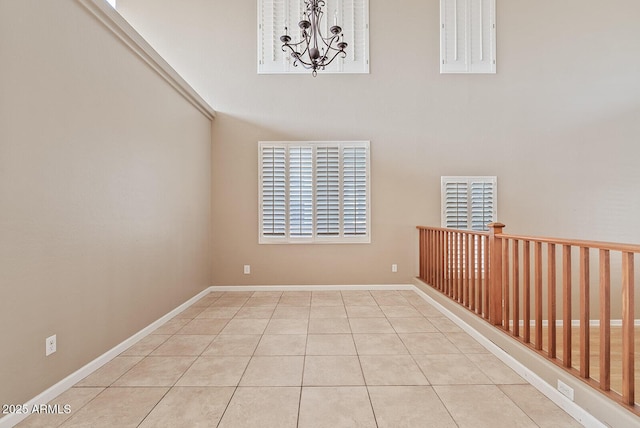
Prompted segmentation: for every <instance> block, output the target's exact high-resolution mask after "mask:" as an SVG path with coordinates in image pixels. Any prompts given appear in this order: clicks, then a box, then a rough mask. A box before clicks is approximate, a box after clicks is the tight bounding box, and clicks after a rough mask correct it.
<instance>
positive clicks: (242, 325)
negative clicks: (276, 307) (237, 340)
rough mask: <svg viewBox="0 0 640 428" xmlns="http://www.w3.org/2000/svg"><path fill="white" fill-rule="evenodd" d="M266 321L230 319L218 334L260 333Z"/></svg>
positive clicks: (267, 321)
mask: <svg viewBox="0 0 640 428" xmlns="http://www.w3.org/2000/svg"><path fill="white" fill-rule="evenodd" d="M268 323H269V320H267V319H250V318H247V319H232V320H231V321H229V322H228V323H227V325H226V326H225V328H223V329H222V331H221V332H220V334H262V333H263V332H264V329H265V328H266V327H267V324H268Z"/></svg>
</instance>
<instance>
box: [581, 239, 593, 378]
mask: <svg viewBox="0 0 640 428" xmlns="http://www.w3.org/2000/svg"><path fill="white" fill-rule="evenodd" d="M589 312H590V311H589V249H588V248H586V247H580V376H581V377H583V378H584V379H588V378H589V375H590V374H589V364H590V358H589V352H590V346H589V340H590V333H589V328H590V325H589V323H590V322H591V317H590V314H589Z"/></svg>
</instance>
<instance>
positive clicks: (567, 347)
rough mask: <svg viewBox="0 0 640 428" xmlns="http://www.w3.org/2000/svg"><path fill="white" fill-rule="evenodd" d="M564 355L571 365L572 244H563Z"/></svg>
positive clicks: (568, 365)
mask: <svg viewBox="0 0 640 428" xmlns="http://www.w3.org/2000/svg"><path fill="white" fill-rule="evenodd" d="M562 315H563V321H562V323H563V329H562V356H563V357H564V358H563V364H564V366H565V367H571V320H572V317H571V246H570V245H563V246H562Z"/></svg>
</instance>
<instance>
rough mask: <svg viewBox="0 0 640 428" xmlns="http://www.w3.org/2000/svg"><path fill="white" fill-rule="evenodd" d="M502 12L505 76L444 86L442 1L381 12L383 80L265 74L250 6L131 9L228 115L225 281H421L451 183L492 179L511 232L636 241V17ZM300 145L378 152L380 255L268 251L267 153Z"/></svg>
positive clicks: (585, 2) (218, 226) (131, 3)
mask: <svg viewBox="0 0 640 428" xmlns="http://www.w3.org/2000/svg"><path fill="white" fill-rule="evenodd" d="M497 7H498V10H497V15H498V16H497V22H498V65H497V68H498V73H497V74H495V75H441V74H439V67H438V57H439V30H438V25H439V18H438V16H439V2H438V1H437V0H428V1H423V0H401V1H386V0H370V24H371V25H370V29H371V30H370V31H371V32H370V40H371V74H368V75H324V74H322V73H320V74H319V76H318V77H317V78H315V79H314V78H312V77H311V75H258V74H257V73H256V68H257V64H256V57H257V53H256V40H257V36H256V19H257V18H256V1H255V0H245V1H228V0H224V1H223V0H209V1H196V0H192V1H183V2H176V1H173V0H118V9H119V10H120V12H121V13H122V14H123V15H124V16H125V18H127V19H128V20H129V21H130V22H131V23H132V24H133V25H134V27H136V28H137V29H138V30H139V31H140V32H141V34H142V35H143V36H145V37H146V38H147V40H149V42H150V43H151V44H152V45H153V46H155V47H156V48H157V49H158V51H159V52H160V53H161V54H162V55H163V56H164V57H165V58H166V59H167V60H168V61H169V62H170V63H171V64H172V65H173V66H174V67H175V68H176V69H177V70H178V71H179V72H180V73H181V74H182V75H183V76H184V77H185V78H186V79H187V80H188V81H189V82H190V83H191V84H192V85H193V86H194V87H195V88H196V89H197V90H198V91H200V93H201V95H202V96H203V97H204V98H205V99H207V100H208V101H209V102H210V103H211V104H212V105H213V106H214V107H215V108H216V110H217V111H218V112H219V113H220V114H219V115H218V117H217V119H216V123H215V125H214V128H213V136H214V146H213V201H214V208H213V233H214V239H213V282H214V284H224V285H226V284H229V285H236V284H311V283H313V284H316V283H320V284H334V283H405V282H408V281H409V280H410V278H411V277H412V276H414V275H415V274H416V273H417V232H416V230H415V226H416V225H418V224H426V225H439V224H440V176H442V175H497V176H498V187H499V213H498V217H499V220H500V221H502V222H504V223H505V224H506V225H507V228H506V230H505V231H506V232H511V233H520V234H540V235H549V236H560V237H568V238H587V239H598V240H611V241H624V242H640V228H638V227H637V218H638V215H639V214H640V198H638V197H637V187H638V183H640V168H638V161H637V159H638V155H640V148H639V147H640V146H639V145H638V135H640V121H639V120H638V117H640V79H638V76H639V75H640V56H639V55H637V54H636V53H637V52H640V29H639V27H638V24H637V16H639V15H640V3H639V2H638V1H637V0H614V1H607V2H605V1H601V0H569V1H561V2H558V1H554V0H540V1H523V0H498V6H497ZM296 139H300V140H333V139H335V140H343V139H344V140H370V141H371V156H372V157H371V170H372V180H371V183H372V226H373V228H372V231H373V235H372V243H371V244H370V245H332V246H327V245H302V246H300V245H258V219H257V215H258V214H257V213H258V196H257V189H258V186H257V142H258V141H259V140H296ZM392 263H398V265H399V272H398V273H397V274H392V273H391V271H390V265H391V264H392ZM243 264H251V265H252V274H251V275H243V273H242V265H243Z"/></svg>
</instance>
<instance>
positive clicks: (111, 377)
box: [75, 356, 144, 386]
mask: <svg viewBox="0 0 640 428" xmlns="http://www.w3.org/2000/svg"><path fill="white" fill-rule="evenodd" d="M143 358H144V357H143V356H135V357H122V356H120V357H116V358H114V359H113V360H111V361H109V362H108V363H107V364H105V365H104V366H102V367H100V368H99V369H98V370H96V371H94V372H93V373H91V374H90V375H89V376H87V377H85V378H84V379H82V380H81V381H80V382H78V383H76V384H75V386H109V385H111V384H112V383H113V382H115V381H116V380H118V378H120V376H122V375H123V374H125V373H126V372H128V371H129V370H131V368H132V367H133V366H135V365H136V364H138V363H139V362H140V361H142V359H143Z"/></svg>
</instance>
